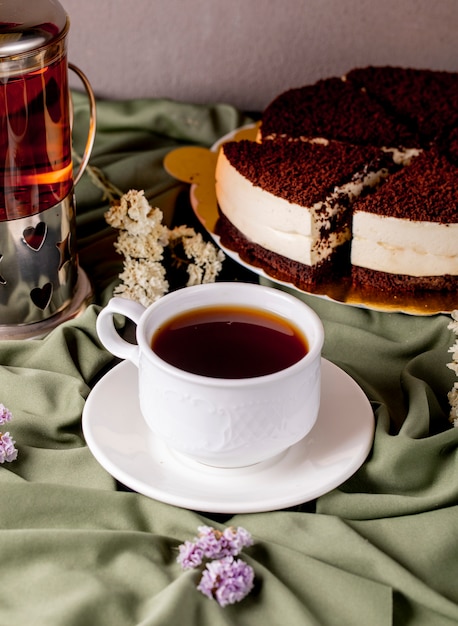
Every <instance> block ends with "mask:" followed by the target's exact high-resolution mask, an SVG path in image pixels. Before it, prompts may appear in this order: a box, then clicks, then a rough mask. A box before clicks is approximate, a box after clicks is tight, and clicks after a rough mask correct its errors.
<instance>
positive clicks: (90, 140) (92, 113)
mask: <svg viewBox="0 0 458 626" xmlns="http://www.w3.org/2000/svg"><path fill="white" fill-rule="evenodd" d="M68 69H69V70H72V71H73V72H75V74H77V76H78V77H79V79H80V80H81V82H82V83H83V85H84V88H85V89H86V92H87V95H88V97H89V133H88V136H87V141H86V147H85V149H84V154H83V157H82V159H81V163H80V166H79V168H78V171H77V172H76V174H75V177H74V185H77V184H78V182H79V181H80V178H81V176H82V175H83V173H84V170H85V169H86V166H87V164H88V162H89V158H90V156H91V152H92V148H93V147H94V141H95V131H96V103H95V95H94V92H93V91H92V87H91V83H90V82H89V80H88V78H87V76H86V74H84V72H82V71H81V70H80V69H79V67H77V66H76V65H73V63H69V64H68Z"/></svg>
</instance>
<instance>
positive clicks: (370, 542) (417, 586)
mask: <svg viewBox="0 0 458 626" xmlns="http://www.w3.org/2000/svg"><path fill="white" fill-rule="evenodd" d="M85 118H86V105H85V100H84V98H83V97H82V96H80V95H79V94H76V95H75V120H76V121H75V128H76V139H75V147H76V149H77V150H79V151H81V150H82V144H83V143H84V137H85V129H84V122H85ZM244 121H247V119H246V118H244V116H243V115H241V114H239V113H238V112H237V111H236V110H234V109H233V108H231V107H229V106H225V105H218V106H212V107H210V106H209V107H206V106H195V105H188V104H182V103H175V102H169V101H163V100H143V101H131V102H111V103H109V102H99V103H98V133H97V140H96V145H95V148H94V151H93V155H92V159H91V164H92V165H94V166H97V167H99V168H101V170H102V171H103V172H104V174H105V175H106V176H107V177H108V179H109V180H110V181H112V182H113V183H114V184H115V185H117V186H118V187H119V188H120V189H121V190H123V191H127V190H128V189H129V188H136V189H145V191H146V194H147V196H148V198H149V199H150V200H151V202H152V203H153V204H155V205H156V206H159V207H160V208H161V209H163V211H164V213H165V215H166V217H167V220H168V221H169V223H172V222H173V220H175V221H176V222H177V223H186V222H188V223H191V224H193V223H194V221H193V216H192V212H191V209H190V206H189V203H188V189H187V188H186V185H183V184H180V183H178V182H177V181H175V180H173V179H172V178H171V177H170V176H169V175H167V174H166V173H165V171H164V170H163V168H162V160H163V157H164V155H165V154H166V153H167V152H168V151H169V150H170V149H171V148H173V147H175V146H177V145H184V144H199V145H203V146H208V145H210V144H212V143H213V142H214V141H215V140H216V139H217V138H218V137H219V136H221V135H222V134H224V133H226V132H228V131H230V130H232V129H234V128H236V127H238V126H240V125H241V124H242V123H243V122H244ZM77 200H78V217H77V223H78V237H79V249H80V262H81V265H82V266H83V267H84V269H85V270H86V272H87V273H88V275H89V276H90V278H91V280H92V281H93V284H94V289H95V302H94V304H93V305H91V306H90V307H89V308H88V309H87V310H86V311H85V312H84V314H83V315H82V316H81V317H79V318H78V319H76V320H72V321H70V322H67V323H66V324H64V325H62V326H60V327H58V328H57V329H55V330H54V331H53V332H52V333H51V334H50V335H49V336H48V337H46V338H45V339H41V340H31V341H8V342H3V343H0V363H1V366H2V368H1V376H0V402H2V403H3V404H4V405H6V406H7V407H8V408H9V409H10V410H11V411H12V413H13V415H14V419H13V421H12V422H11V424H10V425H9V428H8V429H9V430H10V432H11V433H12V435H14V438H15V439H16V441H17V447H18V449H19V457H18V459H17V461H15V462H13V463H5V464H4V465H2V466H0V499H1V503H2V504H1V506H0V555H1V560H2V564H1V577H0V580H1V583H0V585H1V588H0V626H4V625H6V624H8V625H10V624H15V625H16V626H23V625H24V626H25V625H32V624H33V625H37V626H38V625H40V626H54V625H55V626H67V625H72V626H79V625H81V626H88V625H91V626H101V625H106V626H118V625H119V626H129V625H134V624H136V625H140V624H142V625H144V626H146V625H167V626H174V625H175V624H176V625H196V626H223V625H228V624H237V626H248V625H249V626H257V625H261V624H262V625H263V626H267V625H271V624H272V625H277V624H278V625H279V626H280V625H288V626H289V625H296V624H297V625H300V626H308V625H312V624H313V625H322V624H326V625H337V624H338V625H339V626H340V625H349V626H360V625H361V626H368V625H371V626H378V625H380V626H382V625H383V626H385V625H388V624H402V625H405V624H415V625H425V626H426V625H428V626H431V625H433V624H434V625H435V626H440V625H446V624H456V623H458V475H457V473H456V472H457V471H458V467H457V465H458V452H457V443H458V429H454V428H452V427H451V425H450V423H449V422H448V411H449V406H448V401H447V392H448V391H449V390H450V388H451V387H452V385H453V382H454V380H455V375H454V373H453V372H452V371H451V370H449V369H448V368H447V367H446V363H447V362H449V361H450V360H451V357H450V354H449V353H448V352H447V351H448V348H449V347H450V346H451V345H452V343H453V341H454V337H453V335H452V333H451V331H450V330H448V329H447V325H448V323H449V321H450V318H449V317H448V316H446V315H437V316H433V317H429V318H420V317H411V316H406V315H403V314H387V313H378V312H373V311H367V310H362V309H357V308H352V307H348V306H344V305H340V304H336V303H332V302H327V301H324V300H321V299H318V298H314V297H309V298H306V299H307V302H308V303H309V304H310V305H311V306H312V307H313V308H315V309H316V311H317V312H318V313H319V314H320V316H321V317H322V319H323V322H324V325H325V330H326V343H325V349H324V356H325V357H326V358H328V359H330V360H331V361H334V362H335V363H336V364H337V365H339V366H340V367H342V368H343V369H344V370H346V371H347V372H348V373H350V374H351V376H353V377H354V378H355V380H356V381H357V382H358V383H359V384H360V385H361V387H362V388H363V389H364V390H365V392H366V393H367V395H368V396H369V398H370V400H371V401H372V403H373V407H374V412H375V418H376V435H375V441H374V446H373V450H372V451H371V453H370V455H369V457H368V459H367V461H366V462H365V463H364V465H363V466H362V467H361V469H360V470H359V471H358V472H357V473H356V474H355V475H354V476H353V477H352V478H351V479H350V480H348V481H346V482H345V483H344V484H343V485H342V486H341V487H340V488H338V489H335V490H333V491H332V492H330V493H328V494H327V495H325V496H323V497H321V498H319V499H318V500H317V501H316V502H311V503H307V504H304V505H300V506H298V507H296V508H295V509H294V510H288V511H277V512H268V513H259V514H245V515H235V516H233V517H230V516H221V515H206V516H205V515H202V514H199V513H197V512H193V511H188V510H184V509H180V508H176V507H173V506H170V505H167V504H163V503H161V502H157V501H155V500H152V499H149V498H147V497H145V496H142V495H139V494H136V493H132V492H129V491H127V490H125V489H122V488H120V486H119V485H117V484H116V482H115V481H114V480H113V479H112V477H111V476H110V475H109V474H108V473H107V472H106V471H105V470H104V469H102V467H101V466H100V465H99V464H98V463H97V461H96V460H95V459H94V458H93V456H92V454H91V452H90V451H89V449H88V448H87V446H86V445H85V441H84V438H83V436H82V430H81V413H82V409H83V406H84V402H85V399H86V397H87V395H88V394H89V392H90V390H91V387H92V386H93V385H94V383H95V381H96V380H97V379H98V378H99V377H100V376H101V375H102V374H103V373H104V372H105V371H107V369H108V368H109V367H110V366H111V365H113V363H114V361H113V359H112V358H111V356H110V355H109V354H108V353H107V352H106V351H105V350H103V349H102V348H101V346H100V343H99V341H98V339H97V335H96V332H95V320H96V316H97V313H98V311H99V309H100V306H101V305H103V304H104V303H106V301H107V300H108V298H109V297H110V295H111V292H112V289H113V286H114V284H115V281H116V277H117V274H118V272H119V270H120V267H121V258H120V257H119V256H118V255H116V254H115V253H114V251H113V247H112V243H113V239H114V233H113V231H111V230H110V228H108V226H107V225H106V223H105V220H104V217H103V213H104V211H105V210H106V208H107V204H106V201H104V200H103V198H102V193H101V191H100V189H98V188H97V187H96V186H94V184H93V182H92V181H91V179H90V177H89V176H88V175H87V174H85V175H84V177H83V179H82V181H81V182H80V184H79V185H78V187H77ZM230 269H231V271H235V268H230ZM4 430H5V428H4ZM203 523H204V524H205V523H207V524H210V525H214V526H216V527H218V528H223V527H224V525H226V524H229V525H231V524H232V525H237V526H238V525H240V526H244V527H245V528H246V529H248V530H249V531H250V532H251V533H252V535H253V537H254V540H255V542H256V543H255V545H254V546H253V547H251V548H248V549H247V550H246V551H245V552H246V560H247V561H248V562H249V563H250V564H251V565H252V566H253V568H254V570H255V574H256V585H255V589H254V591H253V592H252V593H251V594H250V595H249V596H248V597H247V598H246V599H245V600H244V601H243V602H242V603H240V604H235V605H233V606H229V607H226V608H221V607H219V606H218V605H217V603H216V602H214V601H211V600H208V599H207V598H205V597H204V596H203V595H201V594H200V593H199V592H198V591H196V589H195V583H196V576H195V574H194V573H193V572H187V573H183V572H182V571H181V569H180V566H179V565H178V563H177V562H176V555H177V551H176V549H177V546H178V544H180V543H182V542H183V541H185V540H186V539H192V537H194V535H195V534H196V530H197V526H198V525H201V524H203ZM455 524H456V525H457V527H455Z"/></svg>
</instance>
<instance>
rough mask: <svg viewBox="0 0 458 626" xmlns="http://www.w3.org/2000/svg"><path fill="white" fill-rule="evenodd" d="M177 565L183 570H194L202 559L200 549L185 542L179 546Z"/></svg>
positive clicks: (190, 542)
mask: <svg viewBox="0 0 458 626" xmlns="http://www.w3.org/2000/svg"><path fill="white" fill-rule="evenodd" d="M178 549H179V551H180V554H179V555H178V557H177V561H178V563H179V564H180V565H181V567H182V568H183V569H194V568H195V567H199V565H201V563H202V560H203V558H204V553H203V550H202V548H201V547H200V546H199V545H197V544H196V543H194V542H192V541H185V542H184V543H182V544H181V546H179V548H178Z"/></svg>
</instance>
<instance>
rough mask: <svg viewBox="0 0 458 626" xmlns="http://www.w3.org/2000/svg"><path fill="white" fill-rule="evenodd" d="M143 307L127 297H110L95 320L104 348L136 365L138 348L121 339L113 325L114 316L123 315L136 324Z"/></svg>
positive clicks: (143, 309) (138, 353) (143, 310)
mask: <svg viewBox="0 0 458 626" xmlns="http://www.w3.org/2000/svg"><path fill="white" fill-rule="evenodd" d="M144 312H145V307H144V306H142V305H141V304H139V303H138V302H135V301H134V300H128V299H127V298H117V297H115V298H112V299H111V300H110V301H109V302H108V304H107V306H106V307H105V308H103V309H102V310H101V311H100V313H99V315H98V317H97V322H96V328H97V334H98V336H99V339H100V341H101V342H102V344H103V345H104V346H105V348H106V349H107V350H108V351H109V352H111V353H112V354H114V355H115V356H117V357H119V358H121V359H128V360H129V361H132V363H134V365H136V366H137V367H138V363H139V356H140V350H139V347H138V345H137V344H132V343H129V342H128V341H126V340H125V339H123V338H122V337H121V336H120V335H119V333H118V331H117V330H116V327H115V325H114V316H115V315H123V316H124V317H127V318H128V319H130V320H131V321H132V322H134V324H136V325H137V324H138V323H139V321H140V318H141V316H142V315H143V313H144Z"/></svg>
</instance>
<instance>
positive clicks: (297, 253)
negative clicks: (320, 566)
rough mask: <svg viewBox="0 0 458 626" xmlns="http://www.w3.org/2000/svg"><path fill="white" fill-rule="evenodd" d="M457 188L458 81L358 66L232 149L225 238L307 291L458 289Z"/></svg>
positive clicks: (221, 185)
mask: <svg viewBox="0 0 458 626" xmlns="http://www.w3.org/2000/svg"><path fill="white" fill-rule="evenodd" d="M355 181H357V185H355ZM347 185H353V187H352V189H351V192H350V193H347V192H348V188H347V187H346V186H347ZM457 186H458V74H454V73H449V72H433V71H430V70H410V69H403V68H391V67H381V68H362V69H355V70H352V71H351V72H348V74H347V75H346V76H345V77H343V78H330V79H326V80H321V81H318V82H317V83H316V84H315V85H309V86H305V87H301V88H298V89H291V90H288V91H286V92H284V93H283V94H280V95H279V96H278V97H277V98H275V100H274V101H273V102H272V103H271V104H270V105H269V106H268V107H267V108H266V110H265V111H264V113H263V115H262V119H261V125H260V131H259V134H258V140H257V141H251V142H250V141H244V142H236V141H234V142H228V143H226V144H225V145H224V146H223V148H222V150H221V151H220V153H219V156H218V162H217V168H216V194H217V199H218V204H219V209H220V214H221V218H220V220H219V223H218V226H217V230H218V233H219V234H220V236H221V238H222V242H223V243H225V244H226V245H227V246H228V247H230V248H233V249H234V250H236V251H238V252H239V254H240V255H241V256H242V257H243V258H245V259H246V260H248V261H249V262H250V263H252V264H255V265H258V266H260V267H263V268H264V269H266V271H267V273H270V274H271V275H272V276H274V277H277V278H279V279H281V280H283V281H286V282H291V283H293V284H295V285H296V286H298V287H299V288H301V289H305V290H309V289H311V290H315V289H316V288H317V286H319V285H320V284H322V283H326V284H327V285H328V286H329V284H332V283H340V282H341V281H342V279H343V278H345V276H351V281H352V284H354V285H357V286H358V288H360V289H365V288H367V289H371V290H372V291H374V290H381V291H383V292H384V293H386V294H389V295H391V296H392V297H393V298H396V297H397V296H398V295H399V294H402V293H409V292H410V293H414V294H415V293H420V292H425V291H453V290H456V288H457V287H458V192H456V191H455V188H456V187H457ZM292 216H293V217H292Z"/></svg>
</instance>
